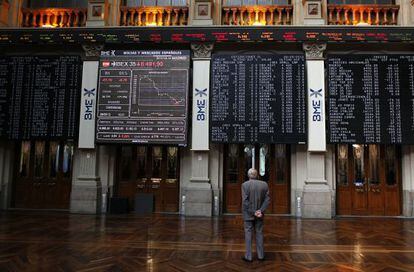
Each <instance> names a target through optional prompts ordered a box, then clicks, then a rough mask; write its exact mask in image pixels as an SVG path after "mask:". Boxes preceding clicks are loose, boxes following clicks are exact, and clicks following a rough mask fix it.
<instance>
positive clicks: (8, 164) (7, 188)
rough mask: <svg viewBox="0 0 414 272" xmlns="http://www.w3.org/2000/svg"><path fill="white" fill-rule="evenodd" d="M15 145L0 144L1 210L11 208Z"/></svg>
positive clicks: (8, 143) (9, 143) (6, 142)
mask: <svg viewBox="0 0 414 272" xmlns="http://www.w3.org/2000/svg"><path fill="white" fill-rule="evenodd" d="M13 150H14V144H13V143H11V142H8V141H5V142H1V143H0V186H1V187H0V209H1V210H5V209H7V208H9V207H10V201H11V199H12V187H13V186H12V181H13V165H14V159H13V158H14V154H13Z"/></svg>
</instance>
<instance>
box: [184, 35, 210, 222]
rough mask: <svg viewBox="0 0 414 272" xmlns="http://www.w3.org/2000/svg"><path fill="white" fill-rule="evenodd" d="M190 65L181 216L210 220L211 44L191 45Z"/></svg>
mask: <svg viewBox="0 0 414 272" xmlns="http://www.w3.org/2000/svg"><path fill="white" fill-rule="evenodd" d="M191 49H192V61H193V77H192V79H193V90H192V96H193V118H192V131H191V132H192V141H191V178H190V181H189V182H188V183H187V184H186V187H185V189H184V196H185V215H188V216H212V211H213V191H212V187H211V183H210V179H209V159H210V156H209V126H208V123H209V120H208V116H209V113H208V109H209V105H208V102H209V92H210V80H209V77H210V58H211V51H212V50H213V44H212V43H194V44H191Z"/></svg>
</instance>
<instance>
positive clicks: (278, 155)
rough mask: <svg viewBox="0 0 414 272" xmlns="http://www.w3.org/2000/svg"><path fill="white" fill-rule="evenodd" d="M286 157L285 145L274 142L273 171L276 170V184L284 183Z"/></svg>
mask: <svg viewBox="0 0 414 272" xmlns="http://www.w3.org/2000/svg"><path fill="white" fill-rule="evenodd" d="M286 159H287V157H286V145H284V144H276V145H275V164H276V167H275V171H276V180H275V182H276V183H277V184H283V183H286V182H287V180H286V178H285V177H286V175H285V171H286V168H287V167H286V165H287V161H286Z"/></svg>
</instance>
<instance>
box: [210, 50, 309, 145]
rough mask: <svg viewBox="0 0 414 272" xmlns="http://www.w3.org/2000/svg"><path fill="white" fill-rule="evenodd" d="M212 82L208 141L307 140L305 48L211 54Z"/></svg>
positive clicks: (300, 141) (294, 141) (277, 141)
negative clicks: (289, 51)
mask: <svg viewBox="0 0 414 272" xmlns="http://www.w3.org/2000/svg"><path fill="white" fill-rule="evenodd" d="M211 84H212V87H211V116H210V120H211V121H210V125H211V128H210V136H211V141H212V142H217V143H303V142H306V100H305V99H306V90H305V57H304V55H303V54H280V55H279V54H274V53H271V52H264V53H254V54H253V53H249V52H247V53H243V54H237V53H221V54H220V53H219V54H215V55H213V57H212V68H211Z"/></svg>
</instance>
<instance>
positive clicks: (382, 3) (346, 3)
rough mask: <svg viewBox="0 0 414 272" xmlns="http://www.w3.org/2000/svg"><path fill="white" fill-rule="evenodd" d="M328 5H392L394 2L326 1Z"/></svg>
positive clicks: (376, 0)
mask: <svg viewBox="0 0 414 272" xmlns="http://www.w3.org/2000/svg"><path fill="white" fill-rule="evenodd" d="M328 4H340V5H352V4H360V5H375V4H378V5H394V4H395V1H394V0H328Z"/></svg>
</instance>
